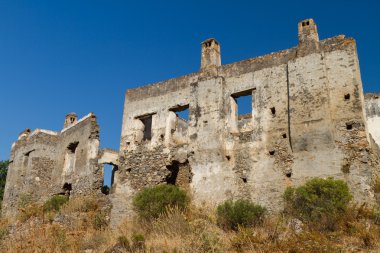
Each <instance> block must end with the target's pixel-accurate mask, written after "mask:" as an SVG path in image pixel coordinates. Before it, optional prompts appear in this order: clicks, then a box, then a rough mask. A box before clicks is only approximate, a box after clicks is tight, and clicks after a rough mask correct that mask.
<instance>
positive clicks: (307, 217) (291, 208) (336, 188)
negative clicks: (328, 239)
mask: <svg viewBox="0 0 380 253" xmlns="http://www.w3.org/2000/svg"><path fill="white" fill-rule="evenodd" d="M351 198H352V196H351V194H350V192H349V189H348V186H347V184H346V183H345V182H344V181H342V180H334V179H333V178H327V179H322V178H314V179H312V180H309V181H308V182H306V183H305V184H304V185H302V186H300V187H298V188H291V187H289V188H287V189H286V191H285V193H284V199H285V212H286V213H288V214H290V215H292V216H294V217H296V218H299V219H300V220H302V221H306V222H313V225H318V226H319V225H320V226H322V228H327V229H331V230H332V229H333V228H334V224H335V222H336V221H337V219H338V218H339V216H340V215H342V214H344V213H345V212H346V210H347V206H348V203H349V202H350V200H351ZM315 223H318V224H315Z"/></svg>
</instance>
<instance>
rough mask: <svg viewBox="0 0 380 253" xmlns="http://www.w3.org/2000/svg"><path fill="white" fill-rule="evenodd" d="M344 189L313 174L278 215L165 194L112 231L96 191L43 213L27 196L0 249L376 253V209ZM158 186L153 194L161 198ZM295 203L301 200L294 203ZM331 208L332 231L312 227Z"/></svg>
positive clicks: (3, 232) (3, 225)
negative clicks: (357, 201)
mask: <svg viewBox="0 0 380 253" xmlns="http://www.w3.org/2000/svg"><path fill="white" fill-rule="evenodd" d="M161 187H162V186H161ZM346 187H347V186H346V185H345V183H344V182H342V181H339V180H333V179H326V180H320V179H318V180H316V179H313V180H311V181H309V182H308V183H306V184H305V185H303V186H300V187H298V188H293V189H288V190H287V191H286V193H285V194H284V198H285V202H286V205H285V209H284V212H283V213H280V214H276V215H274V214H272V215H270V214H269V213H268V212H265V208H264V207H261V206H259V205H257V204H253V203H251V202H249V201H242V200H238V201H235V202H233V201H227V202H225V203H222V204H221V205H220V206H219V208H217V209H216V210H211V209H201V208H196V207H194V206H192V205H191V202H189V201H188V197H186V198H184V197H183V194H182V193H181V194H171V197H170V200H171V201H169V202H167V201H163V200H162V198H164V197H162V196H161V197H157V196H156V198H158V200H159V202H160V203H165V205H162V206H161V208H160V209H157V210H159V212H160V214H159V215H156V216H148V217H149V219H141V218H139V219H132V218H131V219H127V220H125V221H124V222H122V224H121V225H120V227H119V228H118V229H115V230H111V229H110V227H109V224H108V222H109V208H110V206H109V202H108V201H107V198H106V197H105V196H104V195H102V194H99V195H97V196H87V197H76V198H70V200H69V201H68V202H66V203H64V204H62V205H60V208H57V209H56V208H50V209H49V210H50V211H48V212H47V211H46V209H45V211H44V205H38V204H35V202H34V201H31V202H30V196H25V197H24V198H23V201H22V202H23V204H24V207H23V208H24V211H25V212H26V213H29V214H30V215H29V216H28V217H26V216H25V218H24V220H22V221H21V220H20V221H19V222H18V223H16V224H13V225H10V224H8V223H7V222H6V221H5V220H1V222H0V252H10V253H12V252H58V253H59V252H93V253H94V252H107V253H111V252H119V253H121V252H133V253H135V252H168V253H169V252H170V253H171V252H178V253H179V252H194V253H197V252H199V253H200V252H295V253H297V252H302V253H303V252H379V251H380V242H379V241H378V239H377V238H379V236H380V225H379V224H380V222H379V220H380V218H379V217H380V215H379V208H376V207H374V208H373V207H367V206H366V205H356V204H355V203H352V202H349V201H350V199H351V197H350V195H349V192H348V188H346ZM169 188H170V189H171V190H170V191H169V190H167V189H169ZM169 188H165V189H166V190H167V191H168V192H170V193H171V192H172V191H173V192H174V191H175V192H176V191H177V190H178V188H172V186H169ZM155 189H156V188H155ZM158 189H160V188H158ZM173 189H175V190H173ZM150 190H151V189H150ZM161 190H162V189H161ZM161 190H157V189H156V190H155V191H154V192H155V193H156V195H158V196H160V195H159V194H157V191H158V192H159V191H161ZM166 190H163V191H166ZM346 190H347V191H346ZM144 192H145V191H144ZM139 195H141V193H140V194H139ZM153 195H154V194H153ZM144 196H145V195H144ZM174 196H178V199H176V197H174ZM150 197H151V196H150ZM184 200H185V201H184ZM28 201H29V202H28ZM150 201H157V199H155V198H152V199H149V201H148V199H145V200H144V201H141V202H139V203H140V204H141V203H144V205H147V206H151V205H152V203H151V202H150ZM300 201H306V203H303V204H302V205H299V206H296V205H297V204H299V203H300ZM33 203H34V205H32V204H33ZM168 203H169V204H168ZM178 203H183V204H184V205H179V204H178ZM20 204H21V203H20ZM141 205H142V206H144V205H143V204H141ZM53 206H55V205H53ZM153 207H156V206H155V205H153ZM29 209H31V210H36V209H37V210H39V212H34V211H30V210H29ZM143 210H145V209H143ZM148 210H150V209H148ZM155 210H156V209H155ZM329 212H332V213H334V215H333V216H332V217H333V222H334V224H335V225H334V226H333V229H330V228H328V227H327V229H326V227H324V226H323V227H318V228H317V229H316V225H317V224H318V221H319V218H321V217H323V219H324V217H325V216H326V215H327V214H328V213H329ZM144 214H145V212H144ZM264 214H265V215H264ZM335 214H339V215H335ZM144 217H145V216H144ZM222 220H223V221H224V222H226V223H225V225H222V224H224V223H223V222H222ZM327 220H329V219H326V221H327ZM326 224H327V223H326Z"/></svg>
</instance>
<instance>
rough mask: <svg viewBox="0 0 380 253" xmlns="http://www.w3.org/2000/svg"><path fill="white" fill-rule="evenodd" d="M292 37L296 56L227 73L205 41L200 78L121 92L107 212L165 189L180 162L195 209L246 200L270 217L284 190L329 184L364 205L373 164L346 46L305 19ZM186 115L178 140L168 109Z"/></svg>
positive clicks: (285, 54)
mask: <svg viewBox="0 0 380 253" xmlns="http://www.w3.org/2000/svg"><path fill="white" fill-rule="evenodd" d="M298 32H299V45H298V46H297V47H295V48H291V49H287V50H283V51H280V52H276V53H272V54H268V55H264V56H261V57H257V58H252V59H248V60H244V61H241V62H236V63H232V64H228V65H221V61H220V52H221V51H220V45H219V43H217V42H216V41H215V40H214V39H210V40H207V41H205V42H204V43H203V44H202V57H201V58H202V63H201V71H200V72H197V73H193V74H190V75H187V76H183V77H179V78H174V79H171V80H168V81H163V82H159V83H156V84H152V85H148V86H144V87H140V88H137V89H133V90H128V91H127V93H126V96H125V105H124V115H123V125H122V135H121V143H120V155H121V159H122V160H123V162H122V163H121V164H120V168H119V170H118V171H117V172H116V175H115V177H118V178H119V179H118V180H115V182H117V184H118V185H116V186H115V189H114V192H113V193H112V195H113V196H112V198H113V199H114V204H115V205H117V204H118V203H120V201H121V200H124V203H123V205H124V204H125V203H126V202H128V201H127V199H131V198H132V196H133V194H134V193H135V192H136V191H138V190H139V189H141V188H142V187H146V186H150V185H154V184H159V183H168V182H167V178H168V175H169V177H170V173H171V172H170V170H168V168H170V164H176V163H179V162H180V163H182V164H187V165H186V166H187V167H188V171H189V172H188V174H187V175H189V177H190V179H189V181H188V182H189V186H188V189H189V191H190V193H191V194H192V196H193V200H194V202H195V203H196V204H198V205H207V206H214V205H215V204H217V203H220V202H221V201H223V200H225V199H236V198H247V199H251V200H253V201H255V202H258V203H260V204H263V205H265V206H267V207H268V208H269V209H270V210H278V209H279V208H281V199H282V198H281V195H282V194H283V192H284V190H285V188H286V187H287V186H291V185H299V184H302V183H303V182H305V181H306V180H308V179H310V178H312V177H328V176H333V177H335V178H341V179H344V180H345V181H346V182H348V184H349V186H350V188H351V190H352V191H353V193H354V195H355V198H356V200H357V201H359V202H361V201H371V200H372V199H373V192H372V190H371V182H372V175H373V172H374V170H378V169H379V166H378V160H377V158H376V157H375V156H374V153H373V150H372V149H371V148H370V145H369V135H368V132H367V130H366V121H365V116H364V114H363V111H364V106H363V104H364V96H363V89H362V83H361V77H360V69H359V65H358V57H357V53H356V44H355V41H354V40H353V39H351V38H345V37H344V36H343V35H340V36H337V37H333V38H329V39H326V40H322V41H319V38H318V33H317V28H316V25H315V23H314V22H313V20H305V21H302V22H300V23H299V26H298ZM208 53H209V54H210V55H208ZM247 95H248V96H251V102H252V108H251V109H252V112H251V113H250V114H248V115H238V111H239V109H238V103H237V102H236V101H238V99H239V97H241V96H247ZM185 107H186V108H189V119H188V122H187V123H188V124H187V129H186V131H182V132H181V134H178V133H177V132H178V131H176V127H175V126H176V125H178V119H177V118H176V117H175V114H174V113H173V111H176V109H178V108H179V109H180V108H185ZM147 119H148V121H147ZM147 122H149V124H148V123H147ZM181 124H182V122H181ZM147 132H149V138H147ZM375 139H376V138H375ZM171 183H173V182H171ZM174 183H177V182H174ZM177 184H178V183H177ZM129 203H130V202H129ZM121 209H122V208H120V209H119V212H118V214H119V216H118V218H120V217H121V216H122V215H121V214H122V211H121Z"/></svg>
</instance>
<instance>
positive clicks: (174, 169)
mask: <svg viewBox="0 0 380 253" xmlns="http://www.w3.org/2000/svg"><path fill="white" fill-rule="evenodd" d="M166 167H167V168H168V170H169V171H170V174H169V175H168V176H167V177H166V183H167V184H172V185H175V184H176V183H177V176H178V172H179V162H177V161H173V162H172V164H171V165H169V166H166Z"/></svg>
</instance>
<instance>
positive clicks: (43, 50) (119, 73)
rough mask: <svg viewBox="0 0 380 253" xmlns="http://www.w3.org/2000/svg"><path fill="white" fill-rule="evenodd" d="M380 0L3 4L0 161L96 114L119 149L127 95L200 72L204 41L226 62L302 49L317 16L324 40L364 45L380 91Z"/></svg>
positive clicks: (366, 82) (365, 63) (367, 81)
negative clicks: (30, 136)
mask: <svg viewBox="0 0 380 253" xmlns="http://www.w3.org/2000/svg"><path fill="white" fill-rule="evenodd" d="M379 13H380V1H375V0H373V1H370V0H362V1H354V0H346V1H331V0H330V1H291V3H290V1H283V0H281V1H276V0H272V1H252V0H250V1H239V0H235V1H223V0H218V1H207V0H202V1H194V0H192V1H186V2H185V1H169V0H168V1H126V0H124V1H117V0H112V1H106V0H104V1H97V0H88V1H82V0H65V1H51V0H39V1H19V0H9V1H4V0H0V94H1V99H0V112H1V124H0V144H1V145H0V160H4V159H8V157H9V153H10V147H11V144H12V142H13V141H15V140H16V139H17V136H18V134H19V133H20V132H21V131H22V130H23V129H25V128H31V129H35V128H43V129H50V130H55V131H59V130H60V129H61V128H62V127H63V122H64V117H65V115H66V114H67V113H69V112H76V113H77V114H78V116H79V117H82V116H84V115H86V114H88V113H89V112H94V113H95V114H96V115H97V116H98V122H99V124H100V126H101V146H102V147H108V148H113V149H118V147H119V140H120V131H121V130H120V129H121V122H122V111H123V102H124V92H125V91H126V90H127V89H129V88H134V87H138V86H141V85H146V84H149V83H154V82H157V81H161V80H165V79H169V78H173V77H177V76H181V75H185V74H188V73H191V72H196V71H198V70H199V67H200V42H202V41H203V40H205V39H207V38H210V37H214V38H216V39H217V40H218V41H219V42H220V44H221V53H222V64H226V63H231V62H235V61H239V60H243V59H246V58H251V57H256V56H260V55H263V54H266V53H271V52H274V51H278V50H282V49H287V48H290V47H294V46H296V45H297V23H298V21H300V20H302V19H305V18H313V19H314V20H315V21H316V23H317V26H318V31H319V37H320V39H325V38H328V37H332V36H334V35H338V34H345V35H346V36H348V37H354V38H355V39H356V41H357V44H358V53H359V60H360V67H361V74H362V80H363V86H364V90H365V91H366V92H374V91H379V90H380V61H379V59H380V47H379V41H380V22H379V21H378V20H377V19H378V16H379Z"/></svg>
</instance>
